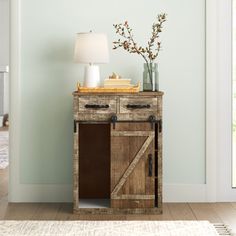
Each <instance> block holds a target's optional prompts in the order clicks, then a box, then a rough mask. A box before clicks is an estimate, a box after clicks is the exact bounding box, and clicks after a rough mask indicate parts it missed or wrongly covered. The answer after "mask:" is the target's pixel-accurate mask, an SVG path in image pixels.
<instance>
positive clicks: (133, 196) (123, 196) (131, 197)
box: [113, 194, 155, 200]
mask: <svg viewBox="0 0 236 236" xmlns="http://www.w3.org/2000/svg"><path fill="white" fill-rule="evenodd" d="M113 199H144V200H151V199H155V195H146V194H143V195H141V194H135V195H133V194H122V195H119V196H114V197H113Z"/></svg>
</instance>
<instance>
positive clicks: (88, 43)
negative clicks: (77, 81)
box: [74, 32, 109, 87]
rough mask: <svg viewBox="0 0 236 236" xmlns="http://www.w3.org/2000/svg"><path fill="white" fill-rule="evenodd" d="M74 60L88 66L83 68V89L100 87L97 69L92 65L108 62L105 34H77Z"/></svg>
mask: <svg viewBox="0 0 236 236" xmlns="http://www.w3.org/2000/svg"><path fill="white" fill-rule="evenodd" d="M74 59H75V62H77V63H82V64H88V65H87V66H86V67H85V78H84V86H85V87H98V86H99V85H100V73H99V67H98V66H97V65H94V64H103V63H108V62H109V50H108V42H107V37H106V35H105V34H98V33H92V32H90V33H78V34H77V37H76V43H75V53H74Z"/></svg>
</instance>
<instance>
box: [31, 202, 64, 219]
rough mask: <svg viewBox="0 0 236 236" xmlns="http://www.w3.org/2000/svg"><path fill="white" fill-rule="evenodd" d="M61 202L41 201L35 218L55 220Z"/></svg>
mask: <svg viewBox="0 0 236 236" xmlns="http://www.w3.org/2000/svg"><path fill="white" fill-rule="evenodd" d="M60 207H61V203H40V204H39V207H38V209H37V211H36V212H35V214H34V216H33V218H32V219H33V220H55V219H56V216H57V214H58V212H59V209H60Z"/></svg>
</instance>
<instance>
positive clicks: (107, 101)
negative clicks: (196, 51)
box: [78, 96, 117, 114]
mask: <svg viewBox="0 0 236 236" xmlns="http://www.w3.org/2000/svg"><path fill="white" fill-rule="evenodd" d="M116 100H117V99H116V98H115V97H108V96H92V97H79V99H78V112H79V113H96V114H99V113H109V114H111V113H116V112H117V107H116ZM86 105H108V106H109V107H108V108H99V109H95V108H86V107H85V106H86Z"/></svg>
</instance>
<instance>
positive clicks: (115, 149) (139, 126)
mask: <svg viewBox="0 0 236 236" xmlns="http://www.w3.org/2000/svg"><path fill="white" fill-rule="evenodd" d="M154 136H155V132H154V131H153V129H152V126H151V124H150V123H116V124H115V127H113V125H112V126H111V207H113V208H152V207H154V206H155V179H154V178H155V177H154V170H155V166H154V165H155V158H154V148H155V147H154Z"/></svg>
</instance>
